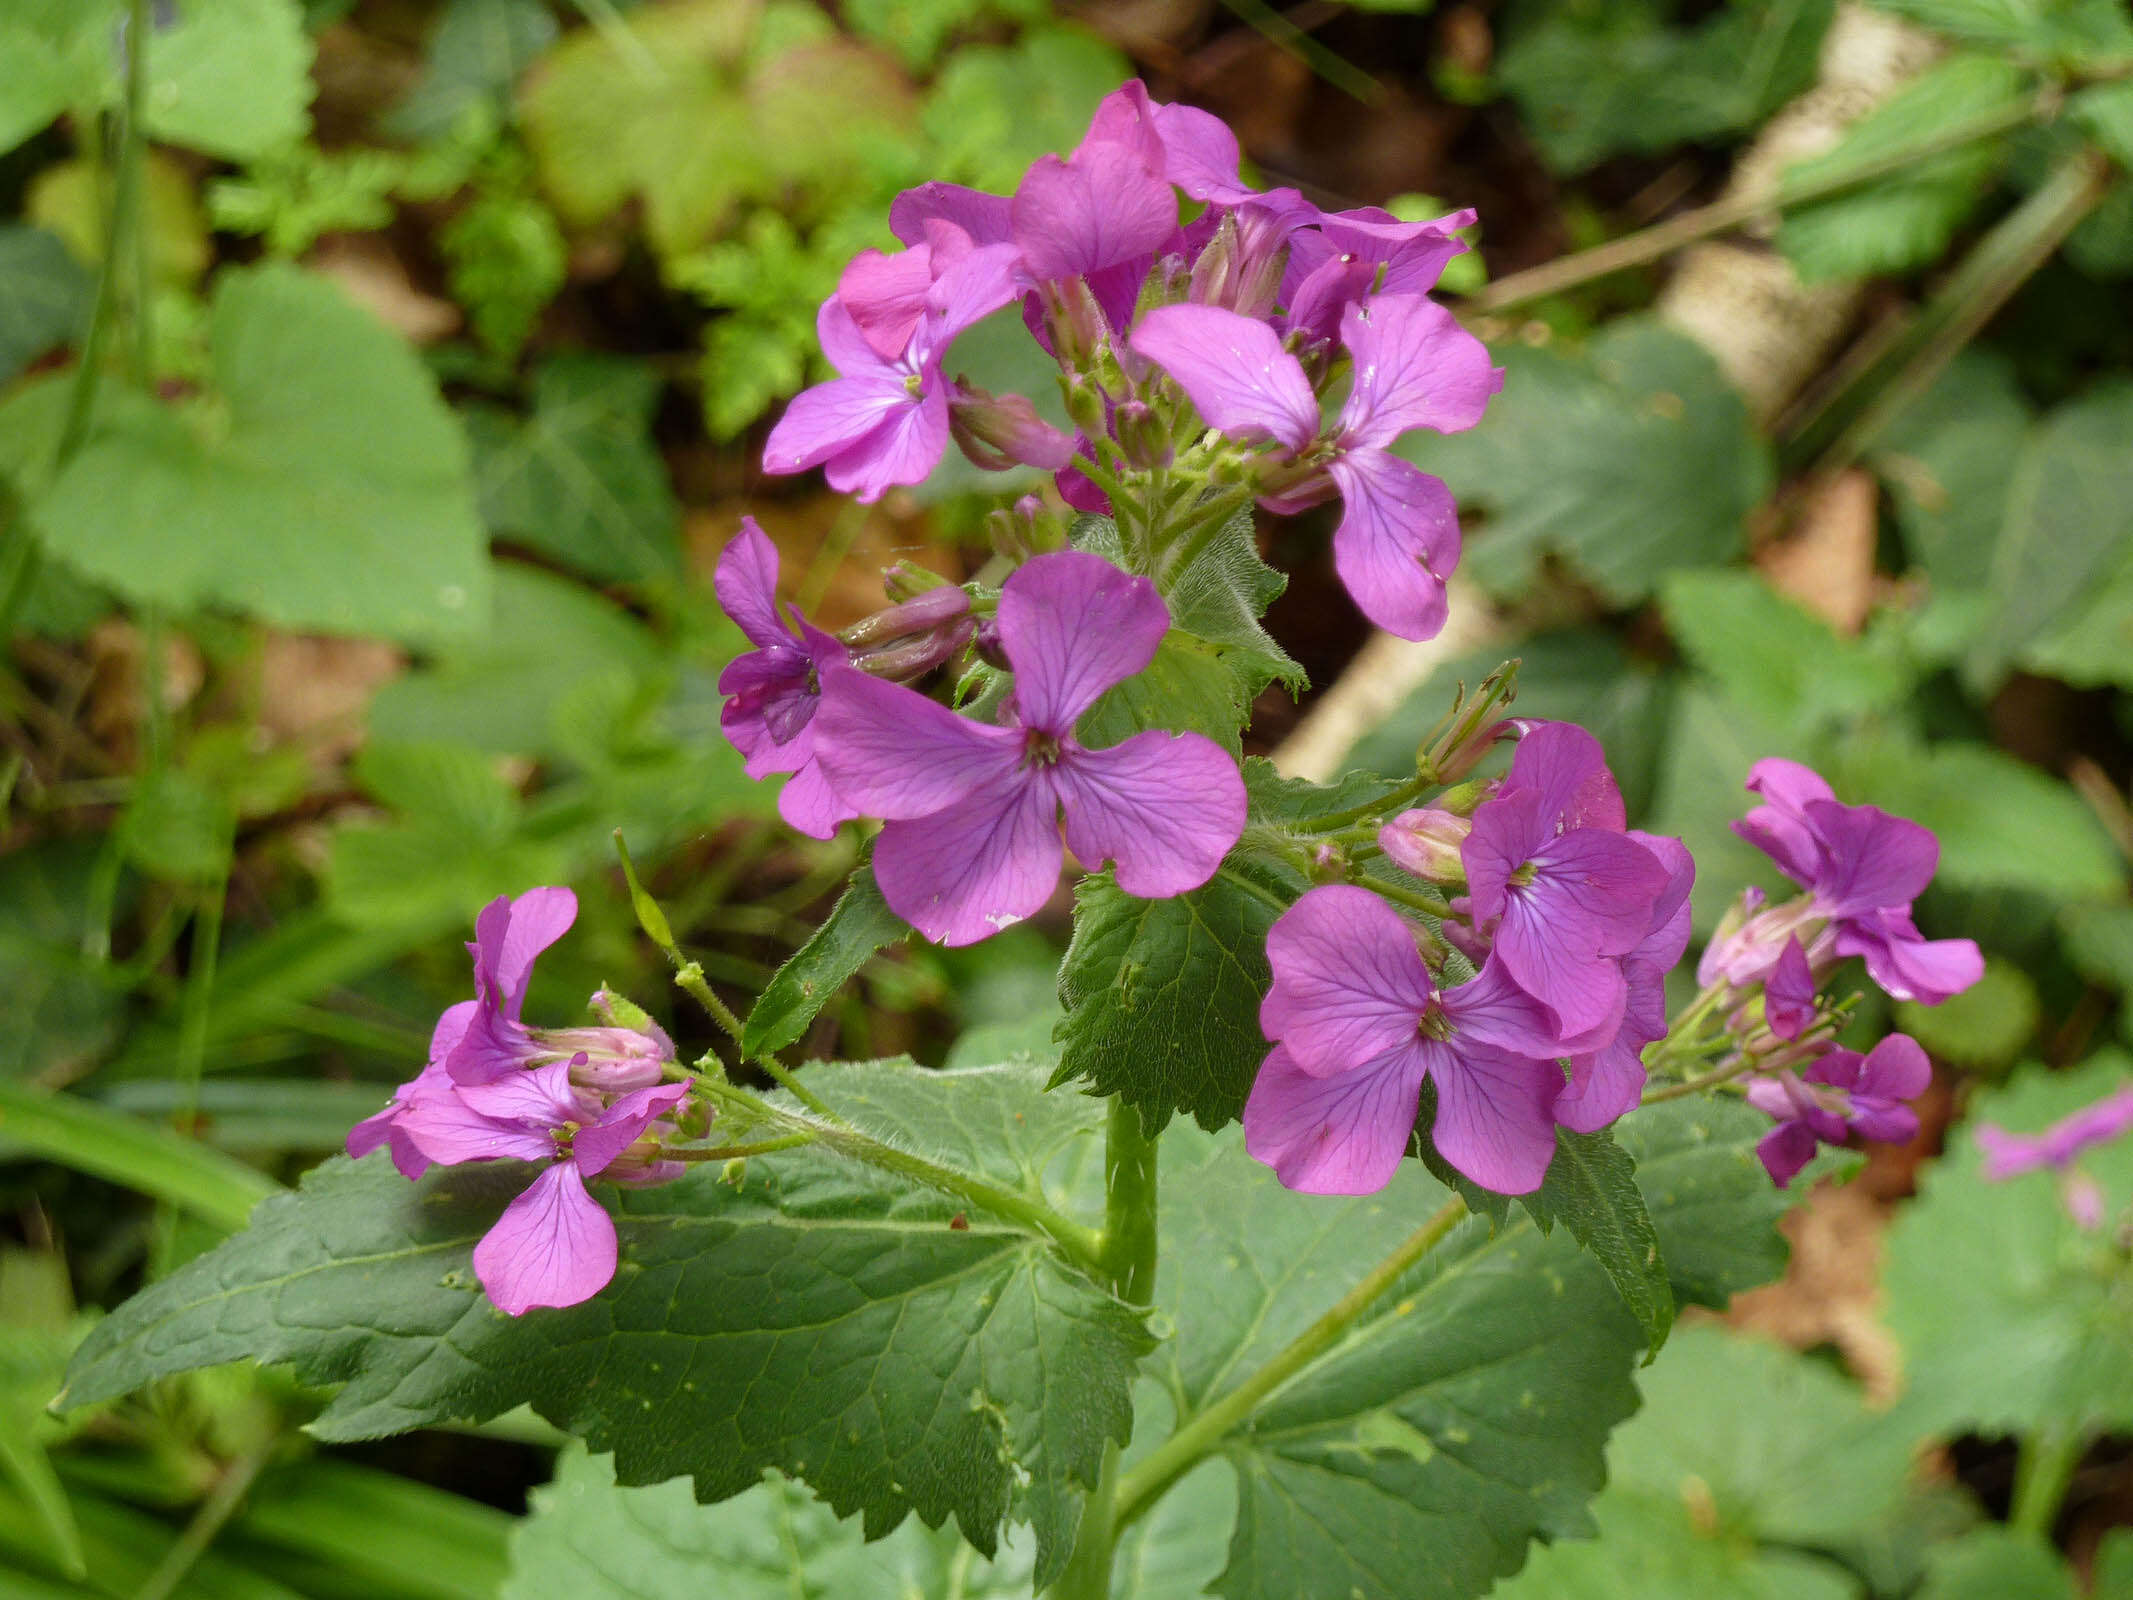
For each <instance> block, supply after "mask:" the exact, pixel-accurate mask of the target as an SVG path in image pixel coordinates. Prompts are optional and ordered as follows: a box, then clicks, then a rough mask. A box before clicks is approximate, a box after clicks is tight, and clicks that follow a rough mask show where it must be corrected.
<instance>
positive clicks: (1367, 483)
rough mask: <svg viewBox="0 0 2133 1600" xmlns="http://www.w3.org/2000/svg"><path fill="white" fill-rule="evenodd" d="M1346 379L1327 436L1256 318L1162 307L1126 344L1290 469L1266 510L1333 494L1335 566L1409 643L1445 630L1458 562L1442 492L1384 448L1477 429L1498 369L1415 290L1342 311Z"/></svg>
mask: <svg viewBox="0 0 2133 1600" xmlns="http://www.w3.org/2000/svg"><path fill="white" fill-rule="evenodd" d="M1340 325H1341V340H1342V343H1343V344H1344V345H1345V346H1346V347H1347V350H1348V353H1349V355H1350V356H1351V357H1352V358H1353V360H1354V363H1355V382H1354V386H1353V387H1352V388H1351V389H1350V390H1349V394H1348V400H1347V403H1346V404H1345V405H1344V406H1343V407H1342V409H1341V415H1340V420H1339V422H1338V423H1337V424H1336V425H1335V427H1334V430H1333V433H1332V436H1331V437H1330V438H1328V439H1326V440H1325V441H1323V443H1321V442H1320V439H1319V411H1318V400H1317V397H1316V396H1315V394H1314V393H1313V392H1312V388H1311V381H1310V379H1309V378H1308V377H1307V376H1306V375H1305V373H1304V369H1303V365H1302V363H1301V362H1299V361H1298V360H1297V359H1296V357H1295V356H1293V355H1291V354H1290V353H1289V352H1288V351H1287V350H1286V349H1285V348H1283V346H1282V342H1281V338H1280V336H1279V335H1278V334H1276V333H1275V331H1274V330H1273V329H1272V328H1270V327H1268V326H1267V325H1266V324H1265V323H1263V322H1259V321H1256V320H1254V319H1252V318H1250V317H1244V316H1240V315H1238V314H1237V313H1236V312H1233V311H1225V310H1223V309H1222V308H1220V307H1218V306H1198V305H1179V306H1162V307H1158V308H1157V309H1155V310H1153V311H1150V312H1149V313H1147V314H1146V315H1145V316H1143V317H1142V318H1141V321H1140V325H1139V326H1138V327H1137V328H1136V329H1135V330H1134V333H1133V339H1132V346H1133V349H1134V350H1135V351H1136V352H1137V353H1139V354H1140V355H1143V356H1145V357H1147V358H1148V359H1149V360H1150V361H1153V362H1155V363H1156V364H1157V365H1158V366H1160V367H1162V368H1163V369H1164V370H1165V371H1166V372H1168V373H1169V374H1170V376H1171V377H1172V378H1174V379H1176V380H1177V382H1178V384H1179V386H1180V387H1181V388H1183V389H1184V391H1185V393H1186V394H1187V396H1189V397H1190V398H1191V400H1192V403H1193V404H1194V406H1196V407H1197V408H1198V409H1199V412H1200V415H1201V416H1202V417H1203V418H1205V419H1206V421H1207V422H1208V423H1209V425H1210V426H1212V427H1215V428H1218V429H1220V430H1221V431H1222V432H1224V433H1226V434H1228V435H1230V436H1231V437H1232V438H1236V439H1242V440H1247V441H1270V442H1272V443H1274V444H1276V445H1277V446H1279V447H1281V452H1282V453H1284V454H1285V455H1286V456H1288V457H1291V458H1302V459H1300V460H1299V461H1298V468H1299V471H1298V474H1297V476H1295V478H1294V480H1293V481H1292V482H1290V483H1288V484H1286V485H1284V486H1283V487H1282V488H1281V489H1280V490H1279V491H1278V492H1276V493H1273V494H1270V495H1267V496H1265V497H1264V499H1263V503H1264V504H1266V505H1267V506H1268V507H1269V508H1270V509H1273V510H1277V511H1294V510H1300V509H1301V508H1303V507H1304V506H1307V505H1310V504H1313V503H1315V502H1316V501H1319V500H1323V499H1326V498H1328V497H1329V496H1331V495H1332V494H1334V493H1336V492H1337V493H1338V494H1339V495H1340V496H1341V499H1342V502H1343V507H1344V510H1343V514H1342V517H1341V523H1340V527H1339V528H1338V529H1337V530H1335V532H1334V535H1333V560H1334V566H1335V568H1336V569H1337V570H1338V571H1339V573H1340V576H1341V582H1342V583H1343V584H1345V585H1346V586H1347V589H1348V593H1349V594H1350V595H1352V596H1353V597H1354V599H1355V603H1356V604H1357V605H1358V606H1359V607H1360V608H1361V609H1362V612H1363V614H1364V615H1365V616H1367V617H1368V618H1369V619H1370V620H1371V621H1372V622H1374V623H1376V624H1377V625H1378V626H1379V627H1381V628H1384V629H1386V630H1387V631H1388V632H1392V633H1397V634H1399V635H1401V636H1402V637H1404V638H1409V639H1429V638H1433V637H1435V636H1436V634H1437V632H1438V630H1439V629H1441V628H1442V627H1443V626H1444V616H1445V601H1444V581H1445V579H1446V578H1448V577H1449V576H1450V575H1451V573H1452V570H1453V568H1455V567H1456V566H1457V565H1458V564H1459V516H1458V508H1457V507H1456V505H1455V504H1454V503H1453V500H1452V494H1451V491H1450V490H1449V489H1447V488H1446V487H1445V486H1444V484H1443V483H1442V482H1441V481H1440V480H1439V479H1436V478H1433V477H1431V476H1430V475H1429V474H1428V473H1426V472H1424V471H1422V469H1421V468H1419V467H1417V466H1415V465H1414V464H1413V463H1411V462H1409V461H1406V460H1404V459H1403V458H1401V457H1399V456H1396V455H1394V454H1393V453H1392V452H1391V449H1390V448H1389V447H1390V446H1391V444H1392V442H1393V441H1394V440H1395V439H1397V438H1398V437H1399V436H1400V435H1401V434H1403V433H1406V432H1408V431H1409V430H1411V429H1414V428H1432V429H1435V430H1436V431H1438V432H1440V433H1455V432H1457V431H1459V430H1460V429H1463V428H1470V427H1472V426H1473V425H1474V424H1475V423H1476V422H1479V421H1480V420H1481V413H1482V410H1483V408H1484V407H1486V406H1487V404H1488V401H1489V396H1491V395H1492V394H1494V393H1495V392H1496V391H1497V389H1498V388H1499V387H1501V385H1502V381H1503V374H1502V373H1501V372H1499V371H1498V370H1497V369H1496V368H1495V367H1493V366H1491V365H1490V364H1489V354H1488V351H1487V349H1486V348H1485V347H1484V346H1483V345H1482V343H1481V341H1480V340H1478V339H1476V338H1475V337H1474V336H1473V335H1472V334H1470V333H1468V332H1467V331H1466V330H1465V329H1464V328H1462V327H1460V326H1459V324H1458V322H1457V321H1456V320H1454V319H1453V317H1452V314H1451V313H1450V312H1448V311H1446V310H1445V309H1444V308H1443V307H1442V306H1440V305H1437V304H1435V303H1434V302H1432V301H1430V300H1427V299H1425V298H1423V297H1422V296H1420V295H1381V296H1379V297H1377V298H1375V299H1373V300H1370V301H1367V302H1364V303H1363V304H1361V305H1350V306H1348V307H1347V308H1346V309H1345V310H1344V311H1343V312H1342V314H1341V324H1340Z"/></svg>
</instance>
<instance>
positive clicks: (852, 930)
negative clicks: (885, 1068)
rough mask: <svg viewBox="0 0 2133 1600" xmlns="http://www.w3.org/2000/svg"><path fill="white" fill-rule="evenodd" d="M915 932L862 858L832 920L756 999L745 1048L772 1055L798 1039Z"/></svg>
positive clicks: (748, 1052) (744, 1035)
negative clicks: (879, 954)
mask: <svg viewBox="0 0 2133 1600" xmlns="http://www.w3.org/2000/svg"><path fill="white" fill-rule="evenodd" d="M910 933H911V927H910V924H909V923H907V922H905V921H904V919H903V918H902V917H899V916H898V915H897V914H896V913H895V912H893V911H891V910H890V909H889V904H888V902H887V901H886V900H884V899H882V897H881V889H880V886H879V885H877V884H876V883H875V882H874V869H873V868H872V867H871V866H869V865H868V864H866V863H865V862H861V863H860V865H859V866H858V867H857V868H856V869H854V871H853V873H852V881H851V882H850V884H848V885H847V886H846V888H845V891H844V893H843V894H841V895H839V896H838V897H837V904H836V905H835V906H834V907H833V908H832V909H831V911H830V914H829V919H828V920H827V921H825V922H824V923H823V924H822V926H821V927H819V928H817V929H816V930H815V931H814V934H813V936H812V937H811V938H809V940H808V941H807V943H805V944H804V945H802V946H800V948H799V949H798V950H797V951H795V952H794V953H793V956H792V959H791V960H789V961H787V962H786V963H785V965H784V966H782V967H780V968H778V972H777V976H776V977H774V978H772V979H771V980H770V982H769V983H768V984H767V985H766V986H765V987H764V989H763V993H762V994H761V996H760V997H758V998H757V1000H756V1003H755V1006H754V1009H752V1010H751V1011H750V1012H749V1013H748V1021H747V1024H746V1026H744V1027H743V1028H742V1030H741V1052H742V1053H743V1054H744V1055H748V1056H762V1055H771V1054H775V1053H776V1052H777V1051H780V1050H782V1049H784V1048H785V1047H786V1046H787V1045H789V1044H791V1043H793V1041H795V1040H796V1039H798V1038H799V1037H800V1035H801V1034H803V1033H805V1032H806V1031H807V1026H808V1024H809V1023H811V1022H813V1021H814V1020H815V1016H816V1014H817V1013H818V1012H820V1011H821V1009H822V1008H823V1007H824V1006H826V1005H828V1004H829V1002H830V1001H832V1000H834V999H835V998H836V997H837V991H838V990H839V989H841V988H843V987H844V986H845V984H847V983H849V982H850V981H851V980H852V978H853V977H855V976H856V975H857V974H858V972H859V969H860V968H861V967H863V966H865V965H866V964H867V962H868V961H869V960H870V959H871V958H872V957H873V955H874V953H875V952H876V951H877V950H883V949H886V948H887V947H888V946H890V945H892V944H899V943H901V942H902V941H903V940H904V939H906V938H908V937H909V936H910Z"/></svg>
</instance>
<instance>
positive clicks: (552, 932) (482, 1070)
mask: <svg viewBox="0 0 2133 1600" xmlns="http://www.w3.org/2000/svg"><path fill="white" fill-rule="evenodd" d="M577 917H578V897H577V896H576V895H574V894H572V893H571V892H570V891H569V890H568V889H562V888H553V887H548V888H540V889H528V890H527V891H526V892H525V893H524V894H522V895H520V896H519V897H518V898H517V899H516V900H514V899H511V898H510V897H509V896H507V895H498V896H497V897H496V898H495V899H494V900H491V901H490V902H489V903H488V904H487V905H485V906H483V907H482V908H481V915H480V916H478V917H476V918H475V919H474V942H473V943H472V944H470V945H468V946H467V954H468V955H470V956H472V957H473V958H474V1010H473V1011H472V1013H470V1014H469V1016H468V1018H467V1024H466V1029H465V1031H464V1032H463V1033H462V1034H461V1035H460V1037H459V1039H458V1041H457V1042H456V1043H455V1044H453V1045H452V1046H451V1048H450V1049H449V1050H448V1051H446V1053H445V1057H444V1067H445V1072H446V1074H447V1075H448V1076H449V1077H450V1079H451V1081H452V1082H454V1083H457V1084H462V1085H464V1084H476V1083H488V1082H490V1081H492V1080H494V1079H496V1078H500V1077H502V1076H504V1075H505V1074H506V1073H510V1072H516V1071H518V1070H519V1069H520V1068H521V1067H525V1066H529V1065H532V1064H534V1063H536V1062H538V1061H541V1060H543V1059H544V1058H546V1057H548V1056H549V1055H550V1054H551V1052H549V1051H547V1050H545V1049H544V1047H543V1046H542V1045H541V1043H540V1041H538V1040H537V1039H535V1038H534V1036H533V1034H532V1032H531V1031H530V1030H529V1029H528V1028H527V1027H526V1025H525V1024H524V1023H523V1022H521V1021H520V1020H519V1013H520V1011H521V1010H522V1009H523V1008H524V1007H525V1004H526V984H527V982H528V980H530V979H531V978H532V976H533V962H534V958H535V957H537V956H538V955H539V954H540V953H541V952H542V951H543V950H545V949H547V948H548V947H549V946H550V945H552V944H554V943H555V942H556V940H558V939H560V938H562V937H563V935H564V934H566V933H568V932H569V931H570V925H571V924H572V923H573V922H575V921H576V920H577ZM450 1014H451V1013H450V1012H447V1013H446V1015H447V1016H449V1015H450ZM442 1027H443V1025H442V1023H440V1024H439V1031H440V1032H441V1031H442Z"/></svg>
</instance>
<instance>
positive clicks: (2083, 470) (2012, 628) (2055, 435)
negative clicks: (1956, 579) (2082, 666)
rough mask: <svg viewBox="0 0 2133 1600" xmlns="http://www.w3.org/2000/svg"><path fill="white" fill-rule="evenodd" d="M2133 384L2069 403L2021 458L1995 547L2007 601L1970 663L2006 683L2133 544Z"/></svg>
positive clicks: (1980, 681) (2110, 384)
mask: <svg viewBox="0 0 2133 1600" xmlns="http://www.w3.org/2000/svg"><path fill="white" fill-rule="evenodd" d="M2129 436H2133V382H2127V381H2125V380H2123V379H2118V380H2110V381H2106V382H2104V383H2100V384H2098V385H2096V386H2095V387H2094V388H2093V389H2091V390H2090V391H2089V392H2088V393H2087V394H2085V395H2084V396H2082V398H2080V399H2079V400H2075V401H2072V402H2070V403H2068V404H2066V405H2063V406H2061V407H2059V408H2058V409H2057V410H2056V411H2054V412H2053V413H2052V414H2051V415H2050V416H2048V417H2047V418H2045V419H2044V421H2043V422H2042V423H2041V424H2039V425H2038V427H2037V428H2036V429H2035V430H2034V431H2033V432H2032V433H2031V435H2030V437H2029V440H2028V442H2027V444H2026V445H2025V446H2024V448H2023V449H2022V452H2021V454H2020V455H2019V457H2018V458H2017V460H2016V463H2015V472H2014V482H2013V485H2012V489H2011V492H2010V494H2009V497H2008V502H2007V519H2006V522H2005V524H2004V525H2003V527H2002V529H2001V532H2000V538H1999V543H1998V544H1997V546H1996V547H1995V548H1994V550H1993V558H1992V569H1991V576H1990V587H1991V590H1992V592H1993V594H1994V595H1996V596H1997V597H1998V600H1999V605H1998V609H1997V610H1996V612H1995V614H1994V615H1993V617H1992V618H1991V620H1990V621H1989V622H1988V623H1987V624H1986V626H1985V628H1984V630H1983V632H1982V633H1981V635H1980V636H1979V638H1978V640H1977V642H1976V645H1975V647H1974V648H1973V650H1972V652H1971V655H1970V659H1969V661H1968V662H1967V663H1966V666H1965V674H1966V676H1967V677H1968V678H1969V680H1970V682H1971V683H1972V684H1973V685H1975V686H1979V687H1989V686H1990V685H1992V684H1994V683H1997V682H1998V681H1999V679H2000V677H2001V676H2002V675H2003V674H2004V672H2005V671H2006V668H2007V666H2008V664H2009V663H2010V662H2011V661H2012V660H2013V659H2014V657H2015V656H2016V655H2017V654H2018V653H2019V652H2020V651H2021V649H2022V648H2023V646H2025V645H2027V644H2029V643H2030V642H2031V641H2032V640H2034V639H2035V638H2037V636H2038V635H2039V634H2040V633H2042V632H2043V631H2044V630H2045V629H2046V628H2047V627H2048V626H2049V625H2051V624H2052V623H2053V622H2054V621H2056V620H2058V619H2060V618H2062V617H2066V616H2068V615H2070V614H2071V613H2072V611H2073V610H2074V608H2075V607H2076V605H2077V603H2078V602H2080V601H2081V600H2082V599H2084V598H2085V597H2086V596H2088V595H2090V594H2091V593H2092V592H2093V590H2094V588H2095V586H2096V585H2097V583H2098V582H2099V581H2100V580H2101V579H2103V578H2104V577H2105V576H2106V575H2108V574H2109V573H2111V572H2112V570H2113V569H2114V568H2115V567H2116V566H2117V565H2118V564H2119V562H2120V560H2121V559H2122V557H2123V555H2124V552H2125V550H2126V548H2127V545H2128V543H2129V542H2133V452H2128V451H2127V450H2126V448H2125V442H2126V439H2127V438H2128V437H2129Z"/></svg>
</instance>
